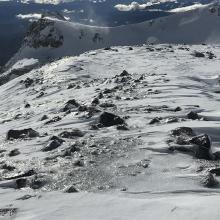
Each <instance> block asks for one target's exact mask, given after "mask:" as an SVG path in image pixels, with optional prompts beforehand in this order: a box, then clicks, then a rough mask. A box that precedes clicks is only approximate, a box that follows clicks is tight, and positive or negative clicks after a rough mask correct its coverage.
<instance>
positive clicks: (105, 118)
mask: <svg viewBox="0 0 220 220" xmlns="http://www.w3.org/2000/svg"><path fill="white" fill-rule="evenodd" d="M99 123H100V124H101V125H102V126H104V127H111V126H114V125H122V124H125V121H124V119H122V118H120V117H119V116H117V115H114V114H112V113H109V112H103V113H102V114H101V115H100V117H99Z"/></svg>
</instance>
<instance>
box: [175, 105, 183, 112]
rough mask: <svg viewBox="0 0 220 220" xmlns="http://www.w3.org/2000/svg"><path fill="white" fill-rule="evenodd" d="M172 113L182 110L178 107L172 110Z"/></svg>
mask: <svg viewBox="0 0 220 220" xmlns="http://www.w3.org/2000/svg"><path fill="white" fill-rule="evenodd" d="M174 111H175V112H179V111H182V108H181V107H179V106H178V107H176V108H175V109H174Z"/></svg>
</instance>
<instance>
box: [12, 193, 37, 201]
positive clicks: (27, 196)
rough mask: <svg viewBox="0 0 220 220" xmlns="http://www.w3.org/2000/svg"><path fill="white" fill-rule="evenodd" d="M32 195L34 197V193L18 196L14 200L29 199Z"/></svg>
mask: <svg viewBox="0 0 220 220" xmlns="http://www.w3.org/2000/svg"><path fill="white" fill-rule="evenodd" d="M33 197H36V196H35V195H34V196H32V195H28V194H27V195H24V196H22V197H20V198H17V199H16V200H27V199H30V198H33Z"/></svg>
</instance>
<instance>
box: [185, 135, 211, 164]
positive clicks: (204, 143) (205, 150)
mask: <svg viewBox="0 0 220 220" xmlns="http://www.w3.org/2000/svg"><path fill="white" fill-rule="evenodd" d="M189 143H191V144H194V145H196V147H195V150H194V151H195V157H196V158H199V159H207V160H209V159H212V156H211V154H210V150H211V140H210V137H209V136H208V135H207V134H202V135H199V136H196V137H193V138H191V139H190V140H189Z"/></svg>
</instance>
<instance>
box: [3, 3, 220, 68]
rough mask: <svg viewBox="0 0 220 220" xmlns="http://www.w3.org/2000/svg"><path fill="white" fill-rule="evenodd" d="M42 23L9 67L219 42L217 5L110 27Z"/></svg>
mask: <svg viewBox="0 0 220 220" xmlns="http://www.w3.org/2000/svg"><path fill="white" fill-rule="evenodd" d="M45 23H48V25H45V26H44V27H41V28H39V29H38V31H37V32H36V33H30V35H29V36H27V37H26V38H25V41H24V43H23V45H22V47H21V48H20V50H19V51H18V52H17V53H16V54H15V55H14V57H13V58H12V59H11V60H10V61H9V63H8V64H7V65H8V66H11V65H13V64H14V63H16V62H17V61H18V60H21V59H24V58H34V59H38V60H39V61H40V62H42V63H44V62H47V61H48V60H53V59H57V58H59V57H63V56H72V55H79V54H81V53H83V52H86V51H89V50H94V49H98V48H104V47H111V46H125V45H137V44H144V43H175V44H178V43H181V44H182V43H187V44H201V43H220V30H219V29H218V27H219V25H220V17H219V16H218V6H217V5H216V4H212V5H208V6H205V7H202V8H197V9H194V10H192V11H186V12H179V13H176V14H174V15H172V16H168V17H164V18H158V19H155V20H151V21H146V22H142V23H138V24H132V25H123V26H119V27H112V28H107V27H94V26H88V25H82V24H78V23H72V22H69V21H64V20H59V19H54V18H42V19H40V20H39V21H38V23H37V24H38V25H40V26H41V25H43V24H45ZM58 33H59V34H58ZM58 35H59V36H58ZM36 36H37V37H36ZM58 38H59V39H58ZM34 39H35V40H34ZM36 39H40V41H41V42H38V44H39V45H38V47H36V45H35V46H34V44H35V43H36ZM56 40H58V41H59V43H57V44H56V45H55V44H53V43H51V42H56ZM49 41H50V42H49ZM58 41H57V42H58ZM30 42H32V44H30Z"/></svg>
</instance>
